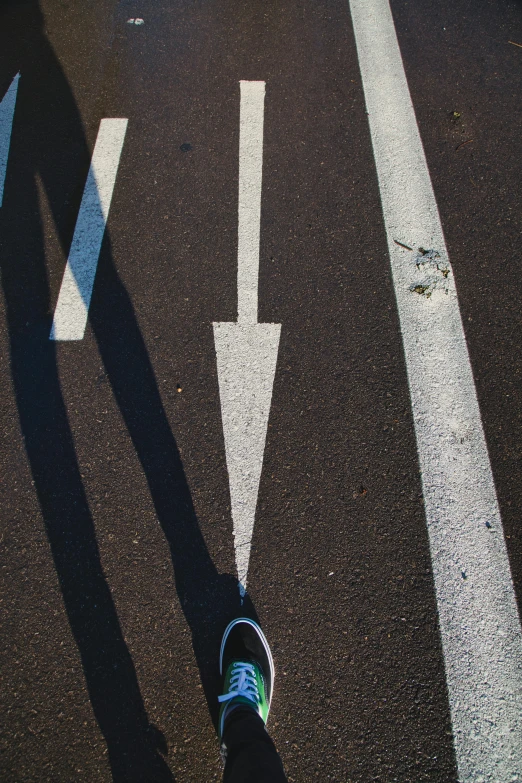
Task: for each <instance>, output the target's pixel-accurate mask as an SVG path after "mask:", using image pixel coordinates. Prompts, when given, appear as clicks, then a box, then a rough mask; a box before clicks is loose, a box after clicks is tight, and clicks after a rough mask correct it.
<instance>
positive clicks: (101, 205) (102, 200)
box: [49, 118, 127, 340]
mask: <svg viewBox="0 0 522 783" xmlns="http://www.w3.org/2000/svg"><path fill="white" fill-rule="evenodd" d="M126 130H127V120H126V119H119V118H117V119H116V118H110V119H103V120H102V121H101V123H100V129H99V131H98V137H97V139H96V145H95V147H94V152H93V156H92V161H91V166H90V169H89V173H88V175H87V182H86V183H85V189H84V191H83V198H82V202H81V205H80V211H79V213H78V220H77V221H76V227H75V230H74V236H73V240H72V244H71V249H70V252H69V258H68V260H67V265H66V267H65V272H64V276H63V280H62V285H61V288H60V294H59V296H58V303H57V305H56V310H55V313H54V320H53V325H52V328H51V334H50V337H49V339H51V340H81V339H82V338H83V335H84V333H85V326H86V324H87V315H88V312H89V305H90V302H91V295H92V288H93V285H94V278H95V275H96V267H97V265H98V256H99V255H100V249H101V244H102V240H103V235H104V233H105V226H106V223H107V217H108V215H109V208H110V205H111V200H112V193H113V190H114V183H115V181H116V174H117V171H118V165H119V162H120V155H121V150H122V147H123V141H124V139H125V132H126Z"/></svg>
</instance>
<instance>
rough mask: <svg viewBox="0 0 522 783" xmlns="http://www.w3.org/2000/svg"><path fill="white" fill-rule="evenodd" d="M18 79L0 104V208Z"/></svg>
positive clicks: (17, 77) (18, 76) (13, 82)
mask: <svg viewBox="0 0 522 783" xmlns="http://www.w3.org/2000/svg"><path fill="white" fill-rule="evenodd" d="M19 79H20V74H19V73H17V74H16V76H15V77H14V79H13V81H12V82H11V84H10V85H9V89H8V90H7V92H6V94H5V95H4V97H3V98H2V101H1V102H0V207H1V206H2V203H3V199H4V184H5V174H6V171H7V159H8V157H9V147H10V146H11V131H12V129H13V117H14V110H15V105H16V95H17V93H18V81H19Z"/></svg>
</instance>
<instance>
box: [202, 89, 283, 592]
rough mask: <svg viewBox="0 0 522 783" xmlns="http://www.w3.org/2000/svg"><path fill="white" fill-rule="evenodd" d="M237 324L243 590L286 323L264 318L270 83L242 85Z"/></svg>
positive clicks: (220, 334)
mask: <svg viewBox="0 0 522 783" xmlns="http://www.w3.org/2000/svg"><path fill="white" fill-rule="evenodd" d="M240 89H241V105H240V133H239V206H238V275H237V285H238V322H237V323H214V341H215V346H216V359H217V368H218V382H219V396H220V400H221V416H222V420H223V435H224V438H225V452H226V459H227V468H228V477H229V484H230V500H231V505H232V522H233V527H234V547H235V552H236V566H237V573H238V579H239V586H240V592H241V595H244V593H245V590H246V582H247V575H248V564H249V560H250V547H251V543H252V534H253V530H254V521H255V514H256V506H257V496H258V492H259V482H260V479H261V469H262V467H263V455H264V450H265V441H266V432H267V427H268V416H269V414H270V405H271V402H272V389H273V385H274V376H275V370H276V364H277V352H278V349H279V337H280V334H281V325H280V324H258V323H257V297H258V278H259V231H260V219H261V174H262V167H263V113H264V99H265V83H264V82H247V81H242V82H240Z"/></svg>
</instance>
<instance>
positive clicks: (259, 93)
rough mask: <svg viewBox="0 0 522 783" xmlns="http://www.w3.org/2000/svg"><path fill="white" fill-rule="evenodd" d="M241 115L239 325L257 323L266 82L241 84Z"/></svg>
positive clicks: (245, 82) (238, 251)
mask: <svg viewBox="0 0 522 783" xmlns="http://www.w3.org/2000/svg"><path fill="white" fill-rule="evenodd" d="M240 90H241V104H240V114H239V203H238V250H237V253H238V269H237V310H238V323H243V324H255V323H257V296H258V280H259V232H260V221H261V179H262V169H263V119H264V106H265V82H250V81H241V82H240Z"/></svg>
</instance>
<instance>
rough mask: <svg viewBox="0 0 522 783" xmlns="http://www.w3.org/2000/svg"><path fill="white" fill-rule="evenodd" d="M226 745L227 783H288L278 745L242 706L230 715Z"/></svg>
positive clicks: (227, 724) (255, 714)
mask: <svg viewBox="0 0 522 783" xmlns="http://www.w3.org/2000/svg"><path fill="white" fill-rule="evenodd" d="M223 744H224V745H225V746H226V748H227V760H226V763H225V772H224V775H223V783H287V779H286V775H285V771H284V769H283V764H282V763H281V759H280V758H279V754H278V752H277V750H276V748H275V745H274V743H273V742H272V740H271V739H270V737H269V735H268V732H267V730H266V728H265V724H264V723H263V721H262V719H261V718H260V717H259V715H258V714H257V713H255V712H254V711H253V710H250V709H248V707H246V708H245V709H243V708H241V707H238V708H237V709H235V710H234V711H233V712H232V713H231V714H230V718H229V719H228V720H227V722H226V724H225V730H224V732H223Z"/></svg>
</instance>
